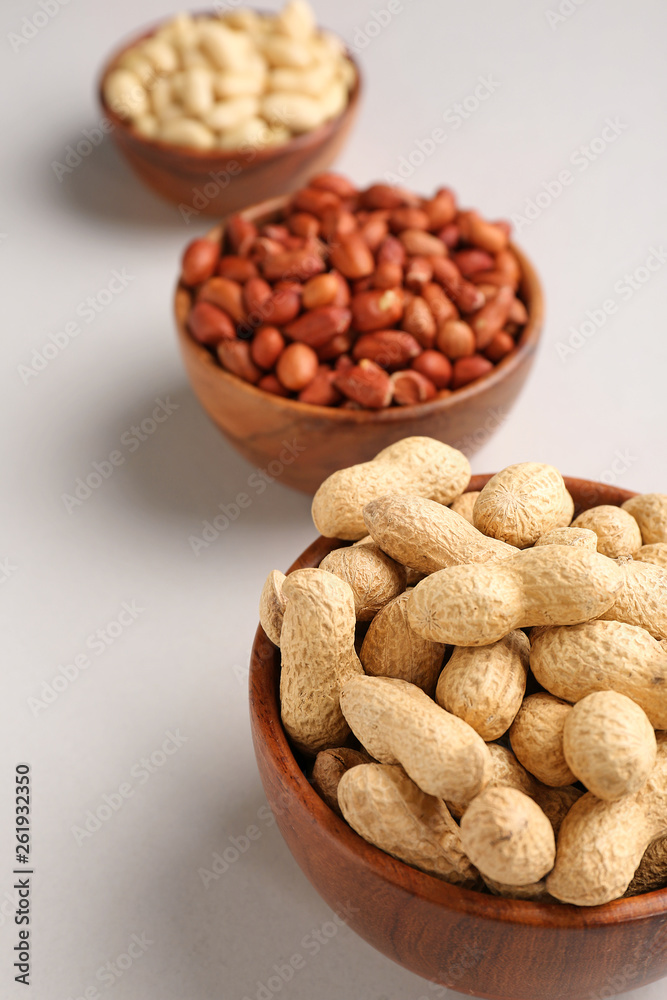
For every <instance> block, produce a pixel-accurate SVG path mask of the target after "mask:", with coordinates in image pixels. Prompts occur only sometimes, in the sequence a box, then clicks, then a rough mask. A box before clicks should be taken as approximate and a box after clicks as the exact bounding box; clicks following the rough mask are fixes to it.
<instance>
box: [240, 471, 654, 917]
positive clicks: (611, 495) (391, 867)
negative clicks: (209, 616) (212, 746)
mask: <svg viewBox="0 0 667 1000" xmlns="http://www.w3.org/2000/svg"><path fill="white" fill-rule="evenodd" d="M491 475H492V473H489V474H485V475H476V476H473V477H472V479H471V481H470V484H469V486H468V487H467V489H466V492H469V491H471V490H479V489H481V488H482V486H484V484H485V483H486V482H488V480H489V479H490V478H491ZM565 482H566V485H567V486H568V489H570V490H574V492H575V493H576V492H582V491H584V490H587V491H588V490H591V488H595V489H596V490H597V491H598V493H599V492H602V493H603V494H604V499H603V500H602V501H601V502H605V503H611V504H616V505H620V504H621V503H623V502H624V501H625V500H629V499H630V498H631V497H633V496H636V495H637V494H636V493H634V492H632V491H630V490H624V489H621V488H620V487H615V486H610V485H607V484H604V483H597V482H595V481H592V480H586V479H576V478H572V477H567V476H566V477H565ZM347 544H349V543H347V542H344V541H341V540H340V539H332V538H324V537H322V536H320V537H319V538H317V539H316V540H315V541H314V542H312V543H311V545H309V546H308V548H307V549H306V550H305V551H304V552H303V553H302V554H301V555H300V556H299V557H298V558H297V559H296V560H295V562H294V563H293V564H292V566H290V568H289V570H288V571H287V572H288V574H289V573H291V572H293V571H294V570H295V569H299V568H302V567H306V566H314V565H317V564H318V563H319V561H320V560H321V559H322V558H323V557H324V555H326V554H327V553H328V552H330V551H332V550H333V549H335V548H339V547H341V546H344V545H347ZM279 655H280V651H279V649H278V648H277V647H275V646H274V645H273V643H271V642H270V640H269V639H268V637H267V636H266V633H265V632H264V630H263V629H262V627H261V625H260V626H258V628H257V632H256V635H255V641H254V645H253V650H252V654H251V661H250V676H249V686H250V714H251V717H252V721H253V727H254V728H255V727H256V728H257V730H258V731H259V733H260V736H261V738H262V740H263V744H262V745H263V750H264V751H265V752H266V753H267V754H268V755H269V756H270V759H271V761H272V764H273V767H274V768H275V769H276V770H277V771H278V772H279V775H280V782H281V785H282V787H284V788H286V789H289V792H290V794H293V795H297V796H298V798H299V800H300V803H301V806H302V807H303V809H304V810H305V811H306V812H307V813H308V816H309V819H310V820H311V822H312V823H314V824H317V825H318V826H322V827H324V829H326V831H327V832H328V833H329V834H330V835H331V836H332V837H334V838H335V839H336V841H337V844H338V846H339V848H340V849H341V850H344V851H345V852H346V853H348V854H351V855H353V856H354V857H356V858H357V859H360V860H361V861H363V863H364V864H365V865H367V866H369V867H370V868H371V869H372V871H373V873H374V874H375V876H376V877H378V878H381V879H382V880H383V881H386V882H389V883H391V884H392V885H393V886H394V887H395V888H397V889H400V890H402V891H403V892H405V893H407V894H408V895H409V896H411V897H418V898H420V899H422V900H423V901H425V902H428V903H430V904H432V905H434V906H437V907H439V908H442V907H444V908H446V909H449V910H455V911H456V912H459V913H465V914H470V915H474V916H476V917H482V918H484V919H488V920H493V921H496V922H499V923H507V924H522V925H528V926H534V927H536V928H537V927H539V928H547V929H558V928H567V929H572V928H576V927H580V928H584V927H587V928H592V927H609V926H614V925H617V924H619V923H629V922H633V921H637V920H647V919H650V918H652V917H655V916H659V915H666V914H667V888H665V889H657V890H654V891H652V892H649V893H643V894H641V895H638V896H631V897H627V898H622V899H617V900H614V901H612V902H610V903H605V904H603V905H601V906H592V907H585V906H584V907H581V906H575V905H571V904H567V903H547V902H535V901H533V900H520V899H507V898H504V897H501V896H494V895H491V894H488V895H487V894H485V893H480V892H477V891H475V890H472V889H464V888H461V887H459V886H455V885H451V884H450V883H448V882H444V881H442V880H440V879H438V878H436V877H435V876H432V875H428V874H427V873H425V872H421V871H419V870H418V869H416V868H412V867H410V866H409V865H407V864H406V863H404V862H402V861H399V860H398V859H397V858H394V857H392V856H391V855H389V854H386V853H385V852H383V851H381V850H380V849H379V848H377V847H375V846H374V845H373V844H370V843H368V842H367V841H365V840H363V838H362V837H360V836H359V835H358V834H357V833H355V831H354V830H353V829H352V828H351V827H350V826H348V824H347V823H346V822H345V821H344V820H343V819H342V818H341V817H339V816H337V815H336V813H334V812H333V810H331V809H330V808H329V806H328V805H327V804H326V802H325V801H324V799H322V798H321V797H320V796H319V795H318V794H317V792H316V791H315V789H314V788H313V787H312V785H311V784H310V782H309V781H308V779H307V778H306V776H305V774H304V773H303V771H302V770H301V768H300V766H299V763H298V761H297V760H296V758H295V756H294V753H293V752H292V748H291V746H290V744H289V741H288V739H287V735H286V733H285V730H284V728H283V726H282V722H281V720H280V707H279V695H278V681H279V676H280V667H279ZM268 660H270V662H271V664H272V669H267V661H268Z"/></svg>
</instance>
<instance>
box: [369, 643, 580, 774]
mask: <svg viewBox="0 0 667 1000" xmlns="http://www.w3.org/2000/svg"><path fill="white" fill-rule="evenodd" d="M425 641H427V640H424V639H423V640H422V642H425ZM529 656H530V642H529V641H528V637H527V636H526V635H525V633H524V632H519V631H514V632H510V633H509V635H506V636H505V637H504V638H503V639H499V640H498V642H496V643H493V644H492V645H490V646H476V647H475V646H467V647H466V646H457V647H456V649H455V650H454V652H453V653H452V655H451V657H450V658H449V661H448V662H447V664H446V665H445V667H444V669H443V671H442V673H441V674H440V679H439V680H438V686H437V688H436V691H435V700H436V701H437V703H438V705H440V707H441V708H444V709H446V710H447V711H448V712H451V713H452V715H457V716H458V717H459V719H463V720H464V721H465V722H467V723H468V725H469V726H472V728H473V729H474V730H475V732H477V733H479V735H480V736H481V737H482V739H483V740H485V741H486V742H489V741H490V740H497V739H499V738H500V737H501V736H503V735H504V734H505V733H506V732H507V730H508V729H509V728H510V726H511V725H512V723H513V722H514V719H515V718H516V715H517V712H518V711H519V709H520V708H521V704H522V702H523V697H524V695H525V693H526V681H527V679H528V668H529ZM362 663H363V656H362ZM524 763H525V762H524ZM567 784H570V782H567Z"/></svg>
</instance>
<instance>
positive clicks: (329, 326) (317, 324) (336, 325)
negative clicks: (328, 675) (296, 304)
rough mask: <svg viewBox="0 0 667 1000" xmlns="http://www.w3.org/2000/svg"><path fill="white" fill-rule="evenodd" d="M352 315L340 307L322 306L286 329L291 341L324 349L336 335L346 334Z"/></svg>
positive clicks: (304, 315) (305, 314) (300, 317)
mask: <svg viewBox="0 0 667 1000" xmlns="http://www.w3.org/2000/svg"><path fill="white" fill-rule="evenodd" d="M351 319H352V314H351V312H350V310H349V309H343V308H341V307H340V306H320V308H319V309H311V310H310V311H309V312H307V313H304V314H303V316H299V318H298V319H296V320H294V321H293V322H292V323H289V324H288V325H287V326H286V327H285V333H286V334H287V336H288V337H289V338H290V339H291V340H300V341H302V342H303V343H305V344H308V345H309V346H310V347H324V345H325V344H326V343H327V341H329V340H331V338H332V337H335V336H336V334H339V333H346V332H347V330H348V329H349V326H350V320H351Z"/></svg>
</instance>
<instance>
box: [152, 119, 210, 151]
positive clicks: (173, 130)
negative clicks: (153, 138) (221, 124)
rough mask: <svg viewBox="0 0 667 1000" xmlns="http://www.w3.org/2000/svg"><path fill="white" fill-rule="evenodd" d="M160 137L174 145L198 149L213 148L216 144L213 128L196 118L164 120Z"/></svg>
mask: <svg viewBox="0 0 667 1000" xmlns="http://www.w3.org/2000/svg"><path fill="white" fill-rule="evenodd" d="M158 138H159V139H161V140H162V142H170V143H172V144H173V145H174V146H194V147H195V148H196V149H211V148H212V147H213V146H214V145H215V136H214V135H213V133H212V132H211V130H210V129H209V128H206V126H205V125H202V123H201V122H198V121H196V120H195V119H194V118H172V119H171V120H170V121H166V122H162V123H161V124H160V128H159V131H158Z"/></svg>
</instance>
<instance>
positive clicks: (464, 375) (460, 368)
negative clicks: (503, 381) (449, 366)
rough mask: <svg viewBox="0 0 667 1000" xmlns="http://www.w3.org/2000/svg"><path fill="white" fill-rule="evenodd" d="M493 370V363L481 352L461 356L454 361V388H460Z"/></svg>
mask: <svg viewBox="0 0 667 1000" xmlns="http://www.w3.org/2000/svg"><path fill="white" fill-rule="evenodd" d="M492 371H493V364H492V363H491V362H490V361H489V360H488V358H485V357H483V356H482V355H481V354H473V355H472V357H470V358H459V359H458V360H457V361H455V362H454V374H453V376H452V389H460V388H461V387H462V386H464V385H468V383H469V382H474V381H475V379H478V378H481V377H482V375H488V374H489V372H492Z"/></svg>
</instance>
